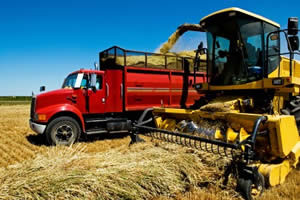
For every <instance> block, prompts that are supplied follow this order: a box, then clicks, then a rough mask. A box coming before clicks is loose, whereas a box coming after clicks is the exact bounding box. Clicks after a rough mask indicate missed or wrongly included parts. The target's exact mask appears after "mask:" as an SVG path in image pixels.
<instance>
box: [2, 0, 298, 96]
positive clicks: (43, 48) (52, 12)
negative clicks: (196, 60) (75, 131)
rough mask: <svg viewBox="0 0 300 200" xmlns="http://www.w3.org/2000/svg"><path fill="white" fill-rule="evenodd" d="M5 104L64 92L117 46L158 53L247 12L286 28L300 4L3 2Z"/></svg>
mask: <svg viewBox="0 0 300 200" xmlns="http://www.w3.org/2000/svg"><path fill="white" fill-rule="evenodd" d="M0 3H1V4H0V71H1V78H0V96H5V95H31V91H38V88H39V86H41V85H46V88H47V90H52V89H56V88H59V87H60V86H61V84H62V81H63V79H64V78H65V76H66V75H67V74H68V73H70V72H71V71H75V70H77V69H79V68H92V67H93V63H94V61H98V53H99V52H100V51H102V50H104V49H106V48H109V47H111V46H113V45H118V46H120V47H123V48H126V49H133V50H140V51H154V50H155V49H156V48H157V47H158V46H159V45H160V44H161V43H163V42H164V41H165V40H166V39H167V38H168V37H169V35H170V34H171V33H172V32H173V31H175V29H176V28H177V26H178V25H180V24H183V23H185V22H188V23H198V22H199V20H200V19H201V18H202V17H204V16H206V15H207V14H209V13H211V12H214V11H216V10H220V9H223V8H227V7H233V6H234V7H240V8H243V9H246V10H249V11H251V12H254V13H257V14H260V15H263V16H265V17H267V18H269V19H272V20H274V21H276V22H278V23H279V24H281V26H282V27H284V28H285V27H286V25H287V19H288V17H290V16H298V17H300V10H299V8H300V1H299V0H286V1H274V0H273V1H270V0H251V1H245V0H210V1H200V0H195V1H190V0H185V1H182V0H181V1H177V0H172V1H166V0H165V1H163V0H160V1H157V0H151V1H142V0H138V1H133V0H132V1H130V0H127V1H124V0H123V1H118V0H114V1H101V0H98V1H96V0H95V1H93V0H82V1H79V0H74V1H70V0H66V1H64V0H60V1H58V0H51V1H50V0H49V1H43V0H36V1H34V0H23V1H22V0H0Z"/></svg>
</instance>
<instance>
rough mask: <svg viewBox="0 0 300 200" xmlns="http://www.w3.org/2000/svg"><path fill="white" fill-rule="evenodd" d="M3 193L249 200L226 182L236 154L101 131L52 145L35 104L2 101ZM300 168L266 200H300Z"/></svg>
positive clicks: (42, 196) (0, 187) (2, 195)
mask: <svg viewBox="0 0 300 200" xmlns="http://www.w3.org/2000/svg"><path fill="white" fill-rule="evenodd" d="M0 108H1V112H0V199H157V200H169V199H178V200H179V199H180V200H181V199H182V200H188V199H191V200H204V199H205V200H206V199H241V197H240V195H239V194H238V193H236V192H235V183H234V181H231V182H230V184H229V185H228V186H227V187H224V186H222V184H221V182H222V174H223V170H224V166H225V165H226V163H227V162H228V160H226V159H224V158H221V157H218V156H213V155H211V154H208V153H205V152H200V151H196V150H193V149H189V148H184V147H180V146H177V145H174V144H166V143H163V142H159V141H152V140H150V139H148V138H147V139H146V138H145V139H146V143H142V144H137V145H132V146H129V142H130V138H129V137H126V136H122V135H113V136H97V137H93V138H88V139H87V140H85V141H80V142H78V143H76V144H75V145H73V146H72V147H49V146H47V145H46V143H45V141H44V139H43V137H41V136H40V135H36V134H35V133H33V131H31V130H30V128H29V126H28V119H29V109H30V106H29V105H2V106H0ZM299 192H300V169H299V168H298V169H295V170H294V171H293V172H292V173H291V174H290V175H289V176H288V177H287V180H286V182H285V183H284V184H282V185H280V186H277V187H273V188H268V189H267V190H266V192H265V193H264V194H263V195H262V197H260V198H259V199H266V200H274V199H295V200H296V199H300V193H299Z"/></svg>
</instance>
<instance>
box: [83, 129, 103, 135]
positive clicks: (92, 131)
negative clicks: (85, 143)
mask: <svg viewBox="0 0 300 200" xmlns="http://www.w3.org/2000/svg"><path fill="white" fill-rule="evenodd" d="M101 133H107V130H104V129H95V130H88V131H86V134H87V135H94V134H101Z"/></svg>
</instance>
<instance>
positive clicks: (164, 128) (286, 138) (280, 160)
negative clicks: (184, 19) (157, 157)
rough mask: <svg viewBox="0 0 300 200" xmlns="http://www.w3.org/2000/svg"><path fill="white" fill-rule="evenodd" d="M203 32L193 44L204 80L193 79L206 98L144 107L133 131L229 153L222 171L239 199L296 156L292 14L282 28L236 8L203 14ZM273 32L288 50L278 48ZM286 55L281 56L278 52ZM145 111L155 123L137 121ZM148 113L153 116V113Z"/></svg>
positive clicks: (299, 81) (274, 179) (298, 68)
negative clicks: (203, 39) (183, 105)
mask: <svg viewBox="0 0 300 200" xmlns="http://www.w3.org/2000/svg"><path fill="white" fill-rule="evenodd" d="M200 26H201V29H202V30H203V31H205V32H206V33H207V48H203V43H201V44H200V45H199V48H198V50H197V51H196V56H195V61H196V63H198V64H195V71H197V66H199V65H200V64H199V62H200V61H199V59H198V58H199V55H203V54H206V56H207V61H206V62H207V83H201V84H200V83H195V89H196V90H197V91H198V92H200V93H204V94H205V97H203V98H201V99H200V100H199V102H197V103H196V104H195V106H194V107H193V108H190V109H171V108H154V109H149V110H147V111H146V112H145V113H144V114H143V115H142V116H141V118H140V120H139V121H138V122H137V124H136V125H135V127H136V129H137V130H138V131H139V132H143V133H145V134H148V135H151V136H153V137H156V138H160V139H164V140H165V141H169V142H174V143H178V144H181V145H186V146H190V147H194V148H198V149H203V150H206V151H210V152H213V153H218V154H221V155H224V156H228V157H231V158H232V163H231V164H230V165H229V166H228V168H227V170H226V171H225V183H226V182H227V179H228V176H229V174H233V175H234V176H235V177H236V179H237V189H238V190H239V191H240V192H241V193H242V195H243V196H244V197H245V198H246V199H251V198H252V196H258V195H260V194H261V193H262V192H263V190H264V187H265V185H269V186H274V185H277V184H281V183H282V182H284V180H285V178H286V176H287V174H288V173H289V172H290V171H291V170H292V169H293V168H295V167H296V165H297V164H298V162H299V157H300V139H299V130H300V129H299V128H300V96H299V92H300V62H298V61H296V60H294V55H296V54H298V55H299V39H298V36H297V34H298V19H297V18H289V21H288V29H285V30H280V25H279V24H277V23H275V22H273V21H271V20H269V19H266V18H264V17H262V16H259V15H256V14H253V13H250V12H248V11H245V10H242V9H239V8H229V9H224V10H221V11H218V12H215V13H212V14H210V15H208V16H207V17H204V18H203V19H202V20H201V21H200ZM280 37H281V38H282V40H283V41H286V43H287V50H286V51H288V53H282V51H283V50H281V49H280ZM284 55H287V56H288V57H284ZM149 111H152V113H153V119H154V122H155V124H156V128H153V127H150V126H146V125H145V124H146V123H148V122H150V121H151V119H148V120H144V118H145V116H146V115H147V112H149ZM153 119H152V120H153Z"/></svg>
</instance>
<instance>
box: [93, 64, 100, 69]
mask: <svg viewBox="0 0 300 200" xmlns="http://www.w3.org/2000/svg"><path fill="white" fill-rule="evenodd" d="M94 66H95V70H100V69H99V65H98V63H97V62H94Z"/></svg>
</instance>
